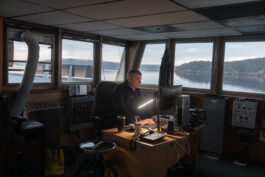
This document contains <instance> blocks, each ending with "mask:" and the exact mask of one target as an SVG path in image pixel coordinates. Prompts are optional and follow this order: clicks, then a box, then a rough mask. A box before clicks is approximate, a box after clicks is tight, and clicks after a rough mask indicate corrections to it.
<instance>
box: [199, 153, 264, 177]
mask: <svg viewBox="0 0 265 177" xmlns="http://www.w3.org/2000/svg"><path fill="white" fill-rule="evenodd" d="M197 177H265V164H260V163H253V162H249V164H248V165H247V166H245V167H244V166H239V165H236V164H234V163H233V161H232V160H213V159H210V158H207V157H205V156H204V155H202V154H200V155H199V158H198V165H197Z"/></svg>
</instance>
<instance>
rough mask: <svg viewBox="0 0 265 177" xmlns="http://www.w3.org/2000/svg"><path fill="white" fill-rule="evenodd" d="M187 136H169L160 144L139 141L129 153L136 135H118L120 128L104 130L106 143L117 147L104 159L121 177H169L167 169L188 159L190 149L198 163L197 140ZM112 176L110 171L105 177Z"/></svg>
mask: <svg viewBox="0 0 265 177" xmlns="http://www.w3.org/2000/svg"><path fill="white" fill-rule="evenodd" d="M186 135H187V139H186V138H185V136H178V135H167V136H166V137H164V138H163V139H162V140H159V141H158V142H155V143H153V142H147V141H140V140H137V142H136V149H135V151H132V150H131V149H130V141H131V140H132V139H133V138H135V136H134V133H129V132H126V131H123V132H121V133H118V130H117V128H113V129H108V130H103V139H104V140H109V141H113V142H115V143H116V145H117V147H116V149H115V150H114V151H112V152H111V153H109V154H107V155H105V158H108V159H110V160H111V162H112V164H113V166H114V168H115V169H116V171H117V173H118V175H119V177H166V176H167V169H168V168H169V167H171V166H172V165H173V164H175V163H176V162H177V161H178V160H179V159H181V158H183V157H184V156H185V152H184V151H183V150H182V148H181V147H180V145H181V146H182V147H183V149H184V150H185V151H186V152H187V151H189V150H188V143H189V145H190V148H191V149H190V152H191V155H190V159H191V161H193V162H195V161H196V155H197V138H196V136H195V137H194V136H193V135H195V134H193V135H190V134H188V133H186ZM110 176H112V173H110V171H106V172H105V177H110Z"/></svg>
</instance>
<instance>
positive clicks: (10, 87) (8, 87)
mask: <svg viewBox="0 0 265 177" xmlns="http://www.w3.org/2000/svg"><path fill="white" fill-rule="evenodd" d="M9 30H11V31H13V32H15V33H16V32H21V31H30V32H31V33H33V34H34V35H36V36H42V37H43V36H47V37H51V38H52V40H51V44H50V45H51V62H50V64H51V82H49V83H39V82H36V83H34V84H33V86H32V90H45V89H54V88H55V87H56V85H55V83H56V81H55V78H56V77H55V75H56V70H57V69H56V58H55V56H56V55H55V53H56V48H55V40H56V34H55V33H54V32H53V31H52V30H50V29H47V30H45V29H39V28H34V27H32V26H25V25H22V26H21V25H19V24H16V23H14V24H13V23H9V22H6V23H4V44H5V45H4V46H5V47H4V61H3V75H4V77H3V88H4V90H5V91H7V92H15V91H17V90H18V89H19V87H20V83H8V72H9V69H8V62H9V61H8V43H9V37H8V31H9ZM37 38H38V37H37ZM11 40H13V41H22V40H19V39H15V38H11ZM40 43H41V44H47V43H44V42H40Z"/></svg>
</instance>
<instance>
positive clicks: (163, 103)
mask: <svg viewBox="0 0 265 177" xmlns="http://www.w3.org/2000/svg"><path fill="white" fill-rule="evenodd" d="M181 94H182V85H171V86H160V87H159V98H160V106H159V107H160V111H166V112H168V113H170V111H174V108H175V104H176V103H175V100H176V96H179V95H181Z"/></svg>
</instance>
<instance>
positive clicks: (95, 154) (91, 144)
mask: <svg viewBox="0 0 265 177" xmlns="http://www.w3.org/2000/svg"><path fill="white" fill-rule="evenodd" d="M79 148H80V149H82V150H83V152H84V153H85V154H86V155H87V156H86V158H85V159H84V160H83V162H82V163H81V165H80V166H79V168H78V170H77V173H76V175H75V177H78V175H79V173H80V172H81V170H82V169H83V168H84V167H85V166H88V168H89V171H90V176H91V177H104V171H105V169H106V168H110V170H111V172H112V173H113V175H114V176H115V177H118V174H117V172H116V170H115V169H114V167H113V165H112V163H111V161H110V160H104V158H103V154H106V153H109V152H111V151H112V150H113V149H115V148H116V144H115V143H114V142H111V141H86V142H83V143H81V144H80V145H79Z"/></svg>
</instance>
